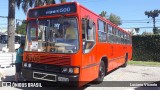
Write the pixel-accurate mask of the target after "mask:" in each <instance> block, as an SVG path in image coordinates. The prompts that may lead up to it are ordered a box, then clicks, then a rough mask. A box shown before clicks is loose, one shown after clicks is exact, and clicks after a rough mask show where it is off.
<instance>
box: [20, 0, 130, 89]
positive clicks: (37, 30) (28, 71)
mask: <svg viewBox="0 0 160 90" xmlns="http://www.w3.org/2000/svg"><path fill="white" fill-rule="evenodd" d="M131 42H132V40H131V35H130V34H129V33H128V32H126V31H124V30H123V29H122V28H120V27H118V26H116V25H115V24H113V23H111V22H110V21H109V20H106V19H104V18H102V17H101V16H99V15H97V14H95V13H93V12H92V11H90V10H88V9H87V8H85V7H83V6H82V5H80V4H78V3H76V2H69V3H62V4H54V5H47V6H41V7H36V8H33V9H30V10H29V11H28V15H27V34H26V42H25V49H24V54H23V62H24V63H23V69H22V73H23V77H24V78H25V79H26V80H28V81H30V80H40V81H41V80H42V81H50V82H56V83H59V82H60V83H61V82H62V83H63V82H65V83H70V82H72V81H75V82H77V85H78V86H82V85H84V84H87V83H89V82H91V81H94V80H95V81H98V82H102V81H103V79H104V77H105V75H106V74H107V72H109V71H111V70H113V69H115V68H117V67H119V66H126V65H127V61H128V60H131V58H132V43H131Z"/></svg>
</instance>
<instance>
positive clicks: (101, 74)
mask: <svg viewBox="0 0 160 90" xmlns="http://www.w3.org/2000/svg"><path fill="white" fill-rule="evenodd" d="M105 75H106V73H105V64H104V61H103V60H102V61H101V63H100V66H99V74H98V78H97V79H96V80H95V81H96V83H101V82H102V81H103V79H104V77H105Z"/></svg>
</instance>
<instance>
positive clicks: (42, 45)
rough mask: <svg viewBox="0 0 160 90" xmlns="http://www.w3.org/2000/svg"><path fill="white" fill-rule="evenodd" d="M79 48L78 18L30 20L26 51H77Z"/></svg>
mask: <svg viewBox="0 0 160 90" xmlns="http://www.w3.org/2000/svg"><path fill="white" fill-rule="evenodd" d="M78 49H79V43H78V26H77V20H76V18H54V19H41V20H32V21H29V23H28V27H27V37H26V47H25V51H37V52H52V53H76V52H77V50H78Z"/></svg>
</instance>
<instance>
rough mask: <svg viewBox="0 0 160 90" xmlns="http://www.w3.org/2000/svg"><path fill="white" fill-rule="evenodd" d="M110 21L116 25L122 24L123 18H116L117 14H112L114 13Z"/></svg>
mask: <svg viewBox="0 0 160 90" xmlns="http://www.w3.org/2000/svg"><path fill="white" fill-rule="evenodd" d="M109 20H110V21H111V22H112V23H114V24H116V25H121V24H122V22H121V18H120V17H119V16H116V15H115V14H112V13H111V14H110V16H109Z"/></svg>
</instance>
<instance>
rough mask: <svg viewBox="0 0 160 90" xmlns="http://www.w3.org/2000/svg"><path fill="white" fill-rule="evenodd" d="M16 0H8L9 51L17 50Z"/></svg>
mask: <svg viewBox="0 0 160 90" xmlns="http://www.w3.org/2000/svg"><path fill="white" fill-rule="evenodd" d="M14 34H15V0H8V43H7V47H8V48H9V52H14V51H15V48H14V47H15V46H14V41H15V40H14V39H15V35H14Z"/></svg>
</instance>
